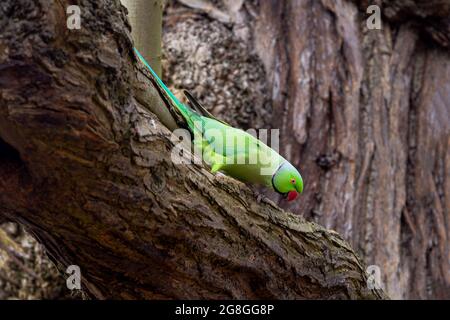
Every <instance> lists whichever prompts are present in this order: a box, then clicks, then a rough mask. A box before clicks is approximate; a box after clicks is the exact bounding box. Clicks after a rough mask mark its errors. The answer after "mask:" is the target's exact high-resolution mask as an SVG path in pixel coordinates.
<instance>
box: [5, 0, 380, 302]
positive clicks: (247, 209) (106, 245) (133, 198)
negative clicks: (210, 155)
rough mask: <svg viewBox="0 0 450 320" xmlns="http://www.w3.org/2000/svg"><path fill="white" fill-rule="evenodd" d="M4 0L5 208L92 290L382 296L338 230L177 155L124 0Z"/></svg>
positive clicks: (101, 294)
mask: <svg viewBox="0 0 450 320" xmlns="http://www.w3.org/2000/svg"><path fill="white" fill-rule="evenodd" d="M71 2H72V1H69V0H67V1H64V0H61V1H58V2H51V1H47V0H40V1H32V2H30V1H27V0H19V1H18V0H4V1H3V2H2V5H1V7H0V11H1V12H0V13H1V15H0V25H1V26H2V37H0V48H2V50H1V51H0V84H1V91H0V214H2V215H4V216H6V217H7V218H8V219H11V220H13V221H17V222H20V223H21V224H23V225H25V226H26V227H27V229H28V230H29V231H30V232H31V233H32V234H33V235H34V236H35V237H36V239H38V240H39V241H40V242H41V243H43V244H44V246H45V248H46V249H47V251H48V253H49V255H50V257H51V258H52V259H53V260H54V261H55V262H56V263H57V264H58V266H59V269H60V270H65V269H66V267H67V266H69V265H78V266H79V267H80V268H81V278H82V282H83V287H84V289H85V290H86V291H87V292H88V293H89V294H90V295H92V296H94V297H96V298H124V299H131V298H166V299H167V298H185V299H187V298H191V299H193V298H355V299H356V298H369V299H376V298H383V297H385V295H384V293H383V291H382V290H373V289H371V288H370V286H368V279H367V275H366V273H365V270H366V268H365V266H364V265H363V264H362V263H361V262H360V260H359V259H358V257H357V256H356V255H355V254H354V252H353V251H352V249H351V248H350V247H349V246H348V244H347V243H346V242H345V241H342V239H341V238H340V236H339V235H338V234H336V233H335V232H331V231H327V230H325V229H324V228H322V227H320V226H318V225H316V224H314V223H309V222H306V221H304V220H303V219H302V218H301V217H298V216H295V215H292V214H290V213H286V212H284V211H283V210H281V209H280V208H279V207H277V206H276V205H274V204H273V203H272V202H270V201H268V200H265V199H263V200H261V201H257V197H256V195H255V194H253V192H252V191H251V190H250V189H249V188H247V187H246V186H245V185H243V184H242V183H239V182H237V181H235V180H234V179H231V178H227V177H219V176H216V177H215V176H213V175H211V174H210V173H209V172H208V171H207V170H206V169H205V168H204V167H202V166H199V165H193V164H192V165H190V164H175V163H174V162H173V161H172V159H171V151H172V149H173V143H172V142H171V141H170V132H169V131H168V130H167V128H165V127H164V126H162V125H161V124H160V122H159V121H158V119H157V118H156V117H155V116H154V115H153V114H152V113H150V112H149V109H151V108H155V109H157V108H161V109H162V108H166V107H167V106H166V105H165V104H164V102H163V100H162V99H161V97H160V93H159V92H158V91H157V89H156V88H155V87H154V86H153V84H154V83H153V82H152V81H150V80H149V78H148V74H146V73H145V71H144V69H142V67H141V66H140V65H139V64H138V63H137V61H136V59H135V57H134V55H133V45H132V41H131V36H130V33H129V30H128V29H127V27H126V26H127V18H126V15H125V11H124V10H123V7H121V6H120V2H119V1H118V0H116V1H111V0H92V1H83V10H82V12H83V16H82V26H81V29H79V30H69V29H67V28H66V27H65V26H66V23H65V22H66V21H65V19H66V17H65V12H66V7H67V6H68V5H69V3H71Z"/></svg>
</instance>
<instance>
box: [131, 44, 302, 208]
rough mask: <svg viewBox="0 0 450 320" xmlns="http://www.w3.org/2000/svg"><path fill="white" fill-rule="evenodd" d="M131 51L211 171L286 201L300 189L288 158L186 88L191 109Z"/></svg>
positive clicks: (299, 180) (300, 179) (298, 177)
mask: <svg viewBox="0 0 450 320" xmlns="http://www.w3.org/2000/svg"><path fill="white" fill-rule="evenodd" d="M134 50H135V52H136V54H137V55H138V57H139V59H140V60H141V61H142V63H144V65H145V66H146V67H147V68H148V70H149V71H150V73H151V74H152V76H153V77H154V80H155V81H156V83H157V85H158V86H159V87H160V89H161V91H162V93H163V94H164V95H165V98H166V99H168V100H170V101H171V102H172V104H173V105H174V106H175V107H176V108H177V110H178V112H179V113H180V114H181V115H182V117H183V118H184V120H185V122H186V125H187V127H188V128H189V130H190V131H191V133H192V134H193V136H194V145H195V146H196V147H198V148H201V150H202V153H203V159H204V160H205V162H207V163H208V164H209V165H210V166H211V172H212V173H215V172H218V171H221V172H223V173H225V174H227V175H229V176H231V177H234V178H236V179H238V180H241V181H244V182H252V183H257V184H262V185H265V186H267V187H270V188H273V189H274V190H275V191H276V192H278V193H280V194H282V195H284V196H285V197H286V198H287V199H288V200H293V199H295V198H296V196H297V194H298V193H302V192H303V180H302V177H301V175H300V173H299V172H298V170H297V169H296V168H295V167H294V166H292V165H291V164H290V163H289V161H287V160H286V159H284V158H283V157H282V156H281V155H279V154H278V153H277V152H276V151H275V150H273V149H272V148H270V147H268V146H267V145H265V144H264V143H263V142H261V141H260V140H258V139H257V138H255V137H253V136H252V135H250V134H249V133H247V132H245V131H243V130H240V129H236V128H233V127H231V126H230V125H228V124H227V123H225V122H223V121H220V120H218V119H215V118H214V116H213V115H211V114H210V113H209V112H208V111H207V110H206V109H205V108H203V107H202V106H201V104H200V103H199V102H198V101H197V100H195V98H194V97H193V96H192V95H191V94H190V93H189V92H187V91H185V94H186V97H187V98H188V99H189V102H190V106H191V107H192V108H190V107H188V106H186V105H184V104H183V103H181V102H180V101H179V100H178V99H177V98H176V97H175V95H174V94H173V93H172V92H171V91H170V90H169V89H168V88H167V86H166V85H165V84H164V83H163V82H162V80H161V79H160V78H159V77H158V76H157V75H156V73H155V72H154V71H153V69H152V68H151V67H150V65H149V64H148V63H147V62H146V61H145V59H144V58H143V57H142V55H141V54H140V53H139V51H138V50H137V49H136V48H135V49H134Z"/></svg>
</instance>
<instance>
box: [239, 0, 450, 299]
mask: <svg viewBox="0 0 450 320" xmlns="http://www.w3.org/2000/svg"><path fill="white" fill-rule="evenodd" d="M355 2H356V4H355V3H354V2H350V1H345V0H339V1H328V0H321V1H306V0H305V1H301V0H298V1H275V0H273V1H270V0H269V1H259V6H255V7H253V6H252V5H251V3H248V2H246V3H245V5H244V6H243V7H242V10H241V11H242V12H244V13H246V14H247V21H248V26H249V28H250V29H252V37H253V43H254V48H255V51H256V52H257V53H258V55H259V56H260V58H261V59H262V61H263V62H264V65H265V69H266V72H267V75H268V82H269V83H270V85H269V87H270V89H269V92H271V93H272V100H273V109H274V111H273V123H274V126H275V127H278V128H281V143H280V145H281V146H282V148H283V149H282V153H283V154H284V155H286V157H287V158H288V159H290V160H291V161H292V162H293V163H295V164H296V165H297V166H298V167H299V168H301V170H302V172H303V174H304V177H305V183H306V184H305V193H304V195H303V198H302V201H298V202H295V203H294V205H292V206H290V207H289V209H290V210H292V211H293V212H294V213H297V214H300V215H302V216H304V217H306V218H308V219H313V220H314V221H316V222H318V223H320V224H323V225H324V226H326V227H327V228H332V229H335V230H337V231H338V232H339V233H341V234H342V235H343V236H344V237H345V238H346V239H347V240H348V241H350V243H351V244H352V245H353V246H354V247H355V248H356V249H357V251H358V252H359V253H360V254H361V255H362V256H364V257H365V260H366V262H367V263H368V264H373V265H378V266H379V267H380V270H381V272H382V276H383V280H384V283H385V284H386V289H387V292H388V294H389V295H390V296H391V297H393V298H422V299H424V298H447V299H448V298H450V241H449V237H450V236H449V232H450V212H449V208H450V195H449V193H448V192H449V190H450V184H449V183H450V179H449V178H448V177H449V176H450V153H449V150H450V149H449V141H450V116H449V112H450V111H449V106H450V96H449V92H450V59H449V58H450V55H449V51H448V48H449V34H450V23H449V20H448V17H449V15H450V5H449V3H448V2H444V1H427V2H426V4H425V2H424V4H423V5H421V4H415V2H411V1H385V2H381V1H371V2H370V3H369V2H368V1H355ZM372 2H373V3H372ZM369 4H378V5H380V6H381V8H382V10H383V16H382V30H368V28H367V26H366V19H367V17H368V15H367V14H365V11H366V8H367V6H368V5H369ZM280 204H281V202H280Z"/></svg>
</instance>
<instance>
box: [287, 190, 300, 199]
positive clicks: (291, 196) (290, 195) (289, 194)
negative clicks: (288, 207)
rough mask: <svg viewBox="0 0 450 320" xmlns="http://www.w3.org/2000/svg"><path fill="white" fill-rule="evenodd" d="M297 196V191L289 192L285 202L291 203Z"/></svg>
mask: <svg viewBox="0 0 450 320" xmlns="http://www.w3.org/2000/svg"><path fill="white" fill-rule="evenodd" d="M297 196H298V193H297V191H289V193H288V196H287V200H288V201H292V200H294V199H295V198H297Z"/></svg>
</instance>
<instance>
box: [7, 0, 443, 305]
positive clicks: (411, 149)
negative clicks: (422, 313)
mask: <svg viewBox="0 0 450 320" xmlns="http://www.w3.org/2000/svg"><path fill="white" fill-rule="evenodd" d="M149 1H150V0H149ZM370 5H377V6H378V7H379V8H380V9H381V11H380V12H381V16H380V17H381V21H380V22H381V28H369V27H370V26H369V25H368V19H370V17H371V16H372V12H371V13H368V12H367V8H368V7H369V6H370ZM162 26H163V28H162V40H163V41H162V59H161V65H162V75H163V80H164V81H165V82H166V83H167V84H168V85H169V87H170V88H172V89H175V90H176V89H183V88H185V89H188V90H190V91H192V92H193V93H194V94H195V95H196V96H197V98H198V99H199V100H200V101H201V102H202V103H203V104H204V105H205V107H207V108H208V109H209V110H210V111H211V112H212V113H213V114H214V115H217V116H218V117H219V118H222V119H224V120H226V121H227V122H229V123H231V124H232V125H234V126H237V127H240V128H243V129H248V128H255V129H259V128H279V129H280V145H281V150H280V151H281V154H282V155H284V156H285V157H286V158H287V159H289V160H290V161H291V162H292V163H293V164H295V165H296V166H297V167H299V168H300V170H301V172H302V174H303V176H304V179H305V186H306V187H305V192H304V194H303V195H302V197H301V199H300V201H297V202H295V203H294V204H286V203H284V202H281V201H280V199H278V198H276V197H275V196H274V195H273V194H272V193H267V196H268V197H270V198H272V199H273V200H275V201H278V202H279V204H280V205H281V206H283V207H284V208H286V209H287V210H289V211H291V212H293V213H295V214H298V215H302V216H304V217H305V218H306V219H308V220H311V221H315V222H317V223H319V224H321V225H323V226H325V227H326V228H330V229H334V230H336V231H337V232H339V233H340V234H341V235H342V236H343V237H344V238H345V239H346V240H348V241H349V242H350V244H351V245H352V246H353V248H354V249H355V250H356V252H357V253H358V254H359V255H360V256H361V257H362V258H363V260H364V261H365V262H366V264H367V265H374V266H376V267H377V268H379V271H380V273H381V279H382V284H383V286H384V288H385V290H386V291H387V293H388V295H389V296H390V297H391V298H394V299H437V298H441V299H450V249H449V248H450V241H449V236H450V234H449V233H450V213H449V206H450V194H449V192H450V178H449V177H450V175H449V173H450V151H449V142H450V53H449V47H450V39H449V37H450V4H449V2H448V1H438V0H436V1H415V2H412V1H387V0H386V1H381V0H380V1H357V0H355V1H348V0H342V1H339V0H337V1H331V0H330V1H327V0H320V1H318V0H317V1H316V0H309V1H306V0H303V1H301V0H292V1H276V0H259V1H258V0H215V1H203V0H178V1H176V0H171V1H164V13H163V21H162ZM0 223H1V221H0ZM40 298H44V299H80V298H83V295H82V293H79V292H71V291H70V290H68V289H67V288H66V284H65V275H63V274H60V273H59V272H58V271H57V269H56V268H55V267H54V266H53V264H52V263H51V262H50V261H49V260H48V258H47V257H46V255H45V253H44V251H43V249H42V248H41V246H40V245H39V244H38V243H37V242H36V241H35V240H34V239H33V238H32V236H30V235H29V234H27V233H26V231H25V230H23V229H22V228H21V227H20V226H18V225H17V224H14V223H11V222H4V223H3V224H1V228H0V299H40Z"/></svg>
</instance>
